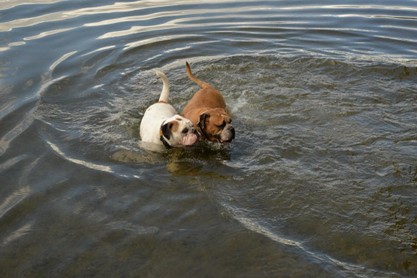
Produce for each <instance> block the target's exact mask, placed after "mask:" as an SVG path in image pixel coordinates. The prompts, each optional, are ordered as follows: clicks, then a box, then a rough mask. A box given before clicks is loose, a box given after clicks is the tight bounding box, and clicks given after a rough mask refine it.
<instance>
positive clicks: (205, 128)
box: [197, 108, 235, 143]
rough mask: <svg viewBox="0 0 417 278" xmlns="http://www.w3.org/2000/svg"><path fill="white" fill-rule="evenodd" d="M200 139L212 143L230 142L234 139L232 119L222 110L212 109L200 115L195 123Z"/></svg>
mask: <svg viewBox="0 0 417 278" xmlns="http://www.w3.org/2000/svg"><path fill="white" fill-rule="evenodd" d="M197 128H198V131H199V132H200V133H201V136H202V137H205V138H206V139H207V140H209V141H212V142H219V143H224V142H231V141H232V140H233V139H234V138H235V129H234V127H233V126H232V119H231V118H230V116H229V115H228V114H227V113H226V111H225V110H224V109H222V108H214V109H210V110H207V111H205V112H204V113H202V114H200V119H199V122H198V123H197Z"/></svg>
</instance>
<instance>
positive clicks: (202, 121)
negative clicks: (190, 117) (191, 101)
mask: <svg viewBox="0 0 417 278" xmlns="http://www.w3.org/2000/svg"><path fill="white" fill-rule="evenodd" d="M207 117H209V115H208V114H206V113H202V114H201V115H200V120H199V121H198V123H197V126H199V127H200V128H201V129H204V128H205V127H206V119H207Z"/></svg>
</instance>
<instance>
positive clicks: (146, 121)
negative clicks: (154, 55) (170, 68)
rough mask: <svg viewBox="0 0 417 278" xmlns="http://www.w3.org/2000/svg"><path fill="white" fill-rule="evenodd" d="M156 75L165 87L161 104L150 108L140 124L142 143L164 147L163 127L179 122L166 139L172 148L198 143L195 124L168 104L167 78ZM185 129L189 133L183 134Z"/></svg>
mask: <svg viewBox="0 0 417 278" xmlns="http://www.w3.org/2000/svg"><path fill="white" fill-rule="evenodd" d="M155 74H156V75H157V76H158V77H160V78H161V80H162V82H163V87H162V92H161V95H160V97H159V102H157V103H155V104H152V105H151V106H149V108H148V109H146V111H145V114H144V115H143V118H142V121H141V123H140V137H141V139H142V142H150V143H155V144H159V145H163V143H162V141H161V126H162V125H164V124H167V123H173V122H177V123H178V128H177V130H175V131H172V133H170V136H169V137H170V138H165V137H164V138H165V140H166V141H167V142H168V144H169V145H170V146H172V147H178V146H181V145H184V144H186V145H190V141H191V144H193V143H195V141H197V135H196V134H197V133H196V131H195V129H194V125H193V123H192V122H191V121H190V120H188V119H186V118H184V117H182V116H180V115H178V114H177V111H176V110H175V108H174V107H173V106H172V105H170V104H169V103H168V97H169V82H168V79H167V77H166V76H165V74H164V73H163V72H161V71H159V70H155ZM185 128H187V129H188V132H183V131H184V129H185ZM194 136H195V141H194ZM193 141H194V142H193Z"/></svg>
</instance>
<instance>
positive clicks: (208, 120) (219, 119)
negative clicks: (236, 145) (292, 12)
mask: <svg viewBox="0 0 417 278" xmlns="http://www.w3.org/2000/svg"><path fill="white" fill-rule="evenodd" d="M185 65H186V68H187V75H188V77H189V78H190V80H192V81H194V82H195V83H197V85H198V86H200V88H201V89H200V90H199V91H197V92H196V93H195V94H194V95H193V97H192V98H191V99H190V100H189V101H188V103H187V105H186V106H185V107H184V109H183V111H182V114H183V116H184V117H185V118H188V119H190V120H191V121H192V122H193V123H194V126H195V128H196V129H197V130H200V128H199V126H198V123H199V121H200V119H201V116H202V115H203V114H205V115H206V117H204V119H205V122H204V123H203V125H204V131H203V132H204V133H205V134H202V135H204V136H205V137H207V138H206V139H208V140H209V141H219V136H220V135H219V134H220V133H221V132H222V131H223V129H224V127H225V125H226V124H227V127H228V128H229V129H230V130H232V129H233V127H231V125H230V123H231V118H230V116H229V113H228V111H227V109H226V102H225V101H224V98H223V96H222V95H221V93H220V92H219V91H218V90H216V89H215V88H213V87H212V86H211V85H210V84H208V83H206V82H204V81H201V80H199V79H198V78H197V77H195V76H194V74H193V73H192V72H191V68H190V65H189V64H188V63H187V62H186V64H185ZM232 131H233V138H234V129H233V130H232ZM233 138H232V139H233ZM228 141H231V139H230V140H228Z"/></svg>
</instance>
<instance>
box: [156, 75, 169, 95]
mask: <svg viewBox="0 0 417 278" xmlns="http://www.w3.org/2000/svg"><path fill="white" fill-rule="evenodd" d="M155 74H156V76H158V77H159V78H161V80H162V83H163V85H162V92H161V96H160V97H159V102H166V103H168V97H169V81H168V78H167V76H166V75H165V74H164V73H163V72H162V71H160V70H157V69H156V70H155Z"/></svg>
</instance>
